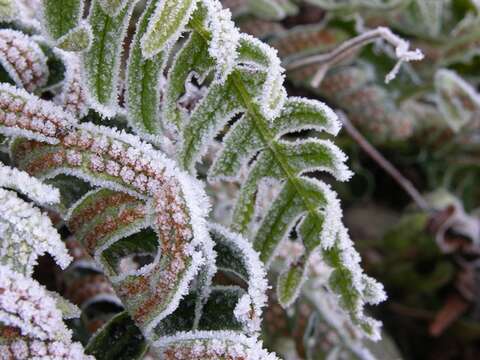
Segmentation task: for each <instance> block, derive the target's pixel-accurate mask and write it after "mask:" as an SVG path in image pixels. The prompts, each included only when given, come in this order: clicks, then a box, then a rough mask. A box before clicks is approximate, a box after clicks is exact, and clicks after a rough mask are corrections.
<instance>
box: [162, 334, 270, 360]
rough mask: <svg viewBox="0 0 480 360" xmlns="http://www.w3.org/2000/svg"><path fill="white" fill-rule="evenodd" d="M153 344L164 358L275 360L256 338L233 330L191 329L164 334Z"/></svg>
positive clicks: (180, 359)
mask: <svg viewBox="0 0 480 360" xmlns="http://www.w3.org/2000/svg"><path fill="white" fill-rule="evenodd" d="M153 347H154V348H155V350H156V351H158V352H159V353H160V354H161V356H163V358H164V359H168V360H173V359H176V360H187V359H194V358H195V359H205V360H207V359H222V358H226V359H232V360H241V359H248V360H277V359H278V358H277V357H276V356H275V354H273V353H268V352H267V351H266V350H264V349H262V344H261V343H260V342H257V340H256V339H255V338H250V337H247V336H245V335H243V334H241V333H238V332H233V331H192V332H183V333H178V334H175V335H173V336H170V337H163V338H161V339H160V340H158V341H156V342H155V343H153Z"/></svg>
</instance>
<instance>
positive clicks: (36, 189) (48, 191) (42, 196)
mask: <svg viewBox="0 0 480 360" xmlns="http://www.w3.org/2000/svg"><path fill="white" fill-rule="evenodd" d="M0 187H2V188H8V189H13V190H15V191H18V192H20V193H22V194H24V195H26V196H27V197H28V198H30V199H32V200H33V201H35V202H36V203H38V204H46V205H53V204H55V203H58V202H59V201H60V192H59V191H58V189H56V188H54V187H53V186H50V185H47V184H44V183H42V182H40V181H38V179H36V178H34V177H31V176H30V175H28V174H27V173H26V172H24V171H19V170H17V169H15V168H11V167H8V166H5V165H3V164H1V163H0Z"/></svg>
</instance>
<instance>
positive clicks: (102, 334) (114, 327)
mask: <svg viewBox="0 0 480 360" xmlns="http://www.w3.org/2000/svg"><path fill="white" fill-rule="evenodd" d="M147 350H148V345H147V342H146V340H145V338H144V337H143V335H142V333H141V331H140V329H139V328H138V327H137V326H136V325H135V323H134V322H133V320H132V319H131V318H130V316H129V315H128V312H126V311H124V312H122V313H120V314H118V315H117V316H115V317H113V318H112V319H111V320H110V321H109V322H108V323H107V324H105V326H104V327H103V328H101V329H100V330H99V331H98V332H97V333H96V334H95V335H94V336H93V337H92V338H91V339H90V341H89V342H88V345H87V347H86V349H85V352H86V353H87V354H90V355H93V356H94V357H95V358H96V359H118V360H136V359H142V358H143V356H144V355H145V353H146V351H147Z"/></svg>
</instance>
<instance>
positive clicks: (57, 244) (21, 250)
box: [0, 184, 71, 275]
mask: <svg viewBox="0 0 480 360" xmlns="http://www.w3.org/2000/svg"><path fill="white" fill-rule="evenodd" d="M19 185H20V184H19ZM37 189H38V188H37ZM24 191H25V190H24ZM31 192H32V193H35V189H32V191H31ZM40 199H42V200H43V199H44V198H43V197H40ZM0 200H1V201H0V211H1V213H0V240H1V245H0V262H1V263H2V264H5V265H9V266H11V267H13V268H15V269H17V270H18V271H21V272H22V273H23V274H26V275H31V274H32V272H33V266H34V265H35V264H36V261H37V258H38V257H39V256H40V255H43V254H44V253H45V252H48V253H50V254H51V255H52V256H53V257H54V258H55V260H56V262H57V263H58V264H59V265H60V266H61V267H62V268H66V267H67V265H68V264H69V263H70V261H71V257H70V255H68V252H67V249H66V247H65V244H64V243H63V241H62V240H61V238H60V235H59V234H58V232H57V230H56V229H55V228H54V227H53V225H52V223H51V221H50V219H49V218H48V216H46V215H45V214H42V213H41V212H40V210H39V209H37V208H36V207H33V206H32V205H31V204H30V203H27V202H25V201H23V200H22V199H20V198H18V196H17V195H16V194H15V193H14V192H12V191H7V190H4V189H0Z"/></svg>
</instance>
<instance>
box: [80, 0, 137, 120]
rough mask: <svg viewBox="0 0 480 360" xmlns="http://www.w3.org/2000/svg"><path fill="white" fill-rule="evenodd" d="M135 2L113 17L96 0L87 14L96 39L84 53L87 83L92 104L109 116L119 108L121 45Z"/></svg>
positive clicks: (128, 3)
mask: <svg viewBox="0 0 480 360" xmlns="http://www.w3.org/2000/svg"><path fill="white" fill-rule="evenodd" d="M135 3H136V0H128V2H127V5H126V6H125V7H124V8H123V9H122V11H120V12H119V14H118V15H117V16H110V15H108V14H106V13H105V12H104V11H103V9H102V7H101V5H100V4H99V2H98V0H94V1H93V2H92V6H91V9H90V15H89V17H88V22H89V24H90V26H91V28H92V34H93V38H94V41H93V43H92V46H91V47H90V49H89V50H88V51H86V52H85V53H84V54H83V61H84V67H85V73H86V74H85V75H86V83H87V87H88V90H89V93H90V96H91V99H90V100H91V102H92V105H93V107H94V108H95V109H96V110H98V111H99V112H100V113H102V114H103V115H105V116H107V117H110V116H113V115H115V113H116V111H117V106H118V105H117V97H118V91H119V79H118V78H119V75H120V74H119V72H120V62H121V58H122V56H121V54H122V51H123V46H122V45H123V40H124V38H125V35H126V30H127V26H128V21H129V19H130V15H131V13H132V10H133V6H134V5H135Z"/></svg>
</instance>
